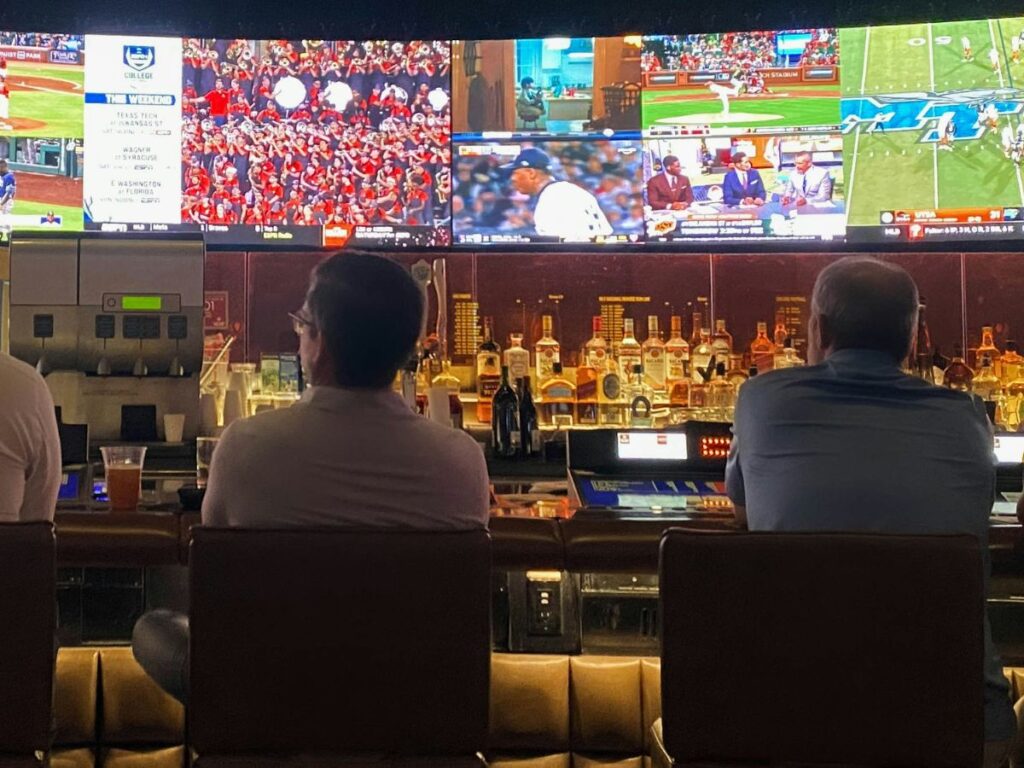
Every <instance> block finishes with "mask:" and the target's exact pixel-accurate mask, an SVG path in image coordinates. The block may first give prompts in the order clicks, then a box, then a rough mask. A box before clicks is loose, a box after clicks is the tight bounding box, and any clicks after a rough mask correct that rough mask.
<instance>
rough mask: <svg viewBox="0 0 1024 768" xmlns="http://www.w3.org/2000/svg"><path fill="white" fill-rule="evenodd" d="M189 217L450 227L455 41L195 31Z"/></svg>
mask: <svg viewBox="0 0 1024 768" xmlns="http://www.w3.org/2000/svg"><path fill="white" fill-rule="evenodd" d="M182 54H183V77H182V87H183V91H182V99H181V103H182V119H183V130H182V190H183V192H182V204H181V221H182V222H183V223H193V224H199V225H202V226H203V227H204V228H205V229H206V230H207V231H208V232H219V233H221V234H220V237H222V238H223V237H226V238H228V239H230V238H231V237H232V230H235V229H238V228H243V229H244V228H248V229H250V230H255V231H258V232H261V233H264V234H267V233H270V234H276V233H278V232H281V231H285V232H286V231H288V230H295V229H299V228H303V227H313V228H319V229H320V230H321V231H323V232H324V233H325V238H324V239H325V241H326V242H327V244H336V245H341V244H344V242H346V241H348V240H350V239H351V240H355V241H360V240H362V241H372V242H376V243H381V244H390V245H396V246H402V245H418V246H428V245H446V244H448V242H449V240H450V216H451V201H450V183H451V182H450V163H451V154H450V153H451V141H450V137H451V106H450V86H449V82H450V76H449V66H450V50H449V43H447V42H444V41H436V40H414V41H407V42H397V41H389V40H378V41H330V40H301V41H300V40H296V41H288V40H243V39H234V40H227V39H218V40H199V39H188V38H186V39H185V41H184V45H183V49H182Z"/></svg>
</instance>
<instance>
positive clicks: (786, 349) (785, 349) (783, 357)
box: [775, 336, 804, 369]
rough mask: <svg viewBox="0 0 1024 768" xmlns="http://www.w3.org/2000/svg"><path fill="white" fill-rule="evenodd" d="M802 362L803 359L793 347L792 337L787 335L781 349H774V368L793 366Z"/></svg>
mask: <svg viewBox="0 0 1024 768" xmlns="http://www.w3.org/2000/svg"><path fill="white" fill-rule="evenodd" d="M803 364H804V361H803V360H801V359H800V357H799V355H797V353H796V350H795V349H793V338H792V337H791V336H787V337H786V340H785V341H784V342H783V343H782V349H778V350H776V351H775V368H776V369H781V368H795V367H796V366H798V365H803Z"/></svg>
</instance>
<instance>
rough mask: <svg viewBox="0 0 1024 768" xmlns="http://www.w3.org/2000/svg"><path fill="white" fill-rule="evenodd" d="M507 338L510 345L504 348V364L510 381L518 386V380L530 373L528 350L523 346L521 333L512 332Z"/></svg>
mask: <svg viewBox="0 0 1024 768" xmlns="http://www.w3.org/2000/svg"><path fill="white" fill-rule="evenodd" d="M509 338H510V339H511V346H509V348H508V349H506V350H505V365H507V366H508V375H509V377H510V378H511V379H512V383H513V384H514V385H515V386H519V382H521V381H522V380H523V379H524V378H526V377H527V376H529V375H530V350H528V349H525V348H524V347H523V334H521V333H513V334H511V335H510V336H509Z"/></svg>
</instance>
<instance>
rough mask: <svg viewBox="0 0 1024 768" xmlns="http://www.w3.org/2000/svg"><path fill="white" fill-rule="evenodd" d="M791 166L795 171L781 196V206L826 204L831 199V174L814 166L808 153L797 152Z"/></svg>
mask: <svg viewBox="0 0 1024 768" xmlns="http://www.w3.org/2000/svg"><path fill="white" fill-rule="evenodd" d="M793 166H794V168H795V170H794V172H793V173H792V174H790V176H789V183H788V184H787V185H786V191H785V193H783V196H782V204H783V205H789V204H790V203H793V204H795V205H798V206H799V205H807V203H827V202H829V201H830V200H831V199H832V174H830V173H829V172H828V170H827V169H825V168H819V167H818V166H817V165H815V164H814V161H813V160H812V159H811V153H810V152H798V153H797V155H796V157H794V158H793Z"/></svg>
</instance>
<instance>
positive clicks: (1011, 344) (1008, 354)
mask: <svg viewBox="0 0 1024 768" xmlns="http://www.w3.org/2000/svg"><path fill="white" fill-rule="evenodd" d="M1000 362H1002V364H1003V374H1002V376H1001V377H1000V378H1001V379H1002V380H1003V384H1006V385H1009V384H1010V382H1011V381H1016V380H1017V379H1019V378H1020V377H1021V374H1022V372H1024V356H1022V355H1021V354H1020V352H1019V351H1018V350H1017V342H1016V341H1014V340H1013V339H1007V341H1006V351H1005V352H1003V359H1002V360H1001V361H1000Z"/></svg>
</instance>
